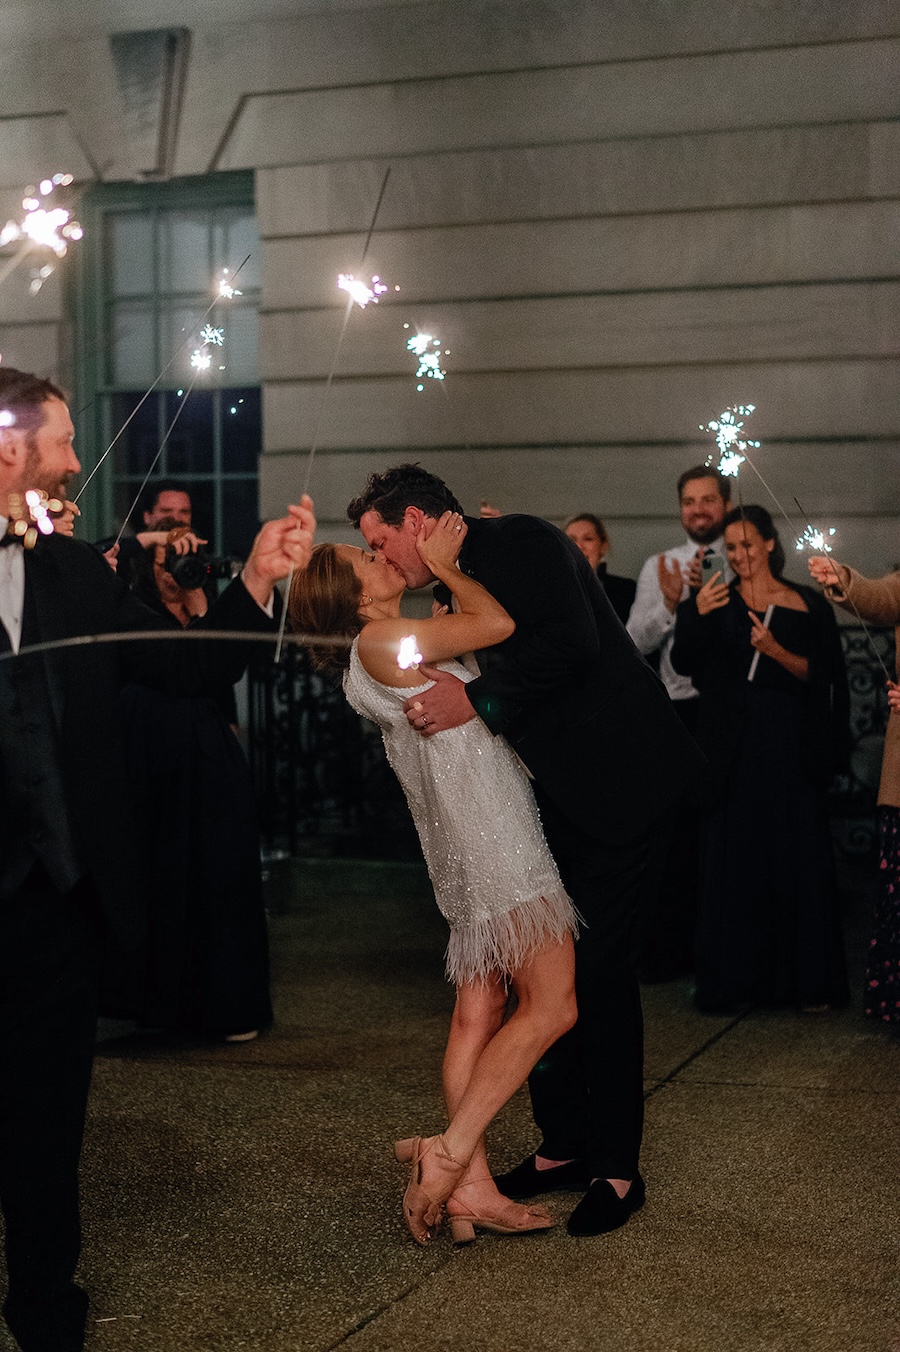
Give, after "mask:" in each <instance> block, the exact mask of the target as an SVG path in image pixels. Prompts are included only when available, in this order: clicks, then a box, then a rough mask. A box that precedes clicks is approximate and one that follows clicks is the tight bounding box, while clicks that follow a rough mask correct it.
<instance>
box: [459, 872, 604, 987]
mask: <svg viewBox="0 0 900 1352" xmlns="http://www.w3.org/2000/svg"><path fill="white" fill-rule="evenodd" d="M578 919H579V917H578V915H577V913H576V911H575V908H574V907H573V905H572V902H571V901H570V899H569V897H568V895H567V894H566V893H565V892H564V891H563V890H562V889H560V890H559V891H558V892H553V893H550V894H549V895H548V896H546V897H544V896H540V897H534V898H533V899H532V900H530V901H523V902H520V903H519V904H518V905H517V906H515V907H514V908H513V909H512V910H509V911H506V912H505V913H504V914H503V915H498V916H492V917H490V918H488V919H484V920H477V921H475V922H474V923H473V924H471V925H459V926H457V927H455V928H453V929H451V931H450V941H449V943H448V944H447V952H446V955H445V971H446V974H447V980H448V981H452V982H453V983H454V985H457V986H459V985H462V984H464V983H465V982H468V981H478V980H480V981H485V980H486V979H487V978H488V977H491V976H502V977H504V978H508V977H510V976H513V975H515V973H516V972H517V971H518V970H519V969H520V968H521V967H524V966H525V964H526V963H527V962H528V960H529V958H530V956H531V954H532V953H533V952H534V950H535V949H537V948H542V947H543V946H544V945H546V944H550V943H561V942H562V940H563V939H564V938H565V937H566V935H567V934H571V935H572V937H573V939H574V938H577V937H578Z"/></svg>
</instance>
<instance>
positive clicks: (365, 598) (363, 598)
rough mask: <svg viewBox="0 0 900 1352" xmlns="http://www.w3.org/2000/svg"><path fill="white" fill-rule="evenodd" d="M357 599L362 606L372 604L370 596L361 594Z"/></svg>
mask: <svg viewBox="0 0 900 1352" xmlns="http://www.w3.org/2000/svg"><path fill="white" fill-rule="evenodd" d="M359 599H360V601H361V602H362V604H363V605H364V606H370V605H371V604H372V597H371V596H361V597H360V598H359Z"/></svg>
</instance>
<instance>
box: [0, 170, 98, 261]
mask: <svg viewBox="0 0 900 1352" xmlns="http://www.w3.org/2000/svg"><path fill="white" fill-rule="evenodd" d="M74 182H75V179H74V178H73V177H72V175H71V174H54V175H53V177H52V178H45V179H44V180H43V181H42V182H41V184H40V186H39V187H38V188H26V189H25V196H24V197H23V199H22V210H23V211H24V212H25V215H24V217H23V218H22V220H21V222H17V221H7V222H6V225H5V226H4V227H3V229H2V230H0V246H2V245H4V244H12V243H15V242H16V241H17V240H20V239H28V240H30V241H31V242H32V243H33V244H37V245H39V246H41V247H45V248H48V249H52V250H53V252H54V253H55V254H56V256H57V258H62V257H63V256H64V254H65V252H66V250H67V249H68V247H69V245H70V243H72V241H73V240H79V239H81V238H82V237H83V235H84V231H83V230H82V228H81V226H80V225H79V224H78V222H77V221H76V220H74V219H73V217H72V213H71V211H69V210H68V208H67V207H63V206H54V207H50V208H49V210H48V208H47V206H46V205H45V204H44V203H45V200H46V199H47V198H49V197H51V196H52V194H53V193H54V192H55V190H56V189H57V188H68V187H70V186H71V185H72V184H73V183H74Z"/></svg>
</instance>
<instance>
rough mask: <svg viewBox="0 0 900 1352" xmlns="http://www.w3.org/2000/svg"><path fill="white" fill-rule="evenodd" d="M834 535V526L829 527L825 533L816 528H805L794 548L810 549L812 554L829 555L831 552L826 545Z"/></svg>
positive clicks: (828, 545) (829, 547)
mask: <svg viewBox="0 0 900 1352" xmlns="http://www.w3.org/2000/svg"><path fill="white" fill-rule="evenodd" d="M836 534H837V531H836V530H835V529H834V526H829V527H828V530H827V531H824V530H819V529H818V528H817V527H816V526H807V527H806V530H805V531H804V532H803V534H802V535H801V536H800V538H799V539H798V540H797V542H796V545H795V548H796V549H810V550H811V551H812V552H813V554H831V553H833V550H832V548H831V545H830V544H829V543H828V539H829V538H830V537H831V536H832V535H836Z"/></svg>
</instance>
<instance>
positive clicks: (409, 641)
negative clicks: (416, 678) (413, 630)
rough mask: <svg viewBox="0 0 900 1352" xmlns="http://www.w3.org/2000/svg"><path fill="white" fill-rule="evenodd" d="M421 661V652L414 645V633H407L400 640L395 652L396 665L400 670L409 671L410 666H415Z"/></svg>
mask: <svg viewBox="0 0 900 1352" xmlns="http://www.w3.org/2000/svg"><path fill="white" fill-rule="evenodd" d="M421 661H422V654H421V653H420V652H419V650H418V648H417V647H416V636H415V634H408V635H407V637H406V638H401V640H400V652H399V653H398V654H397V666H398V667H399V668H400V669H401V671H409V669H410V667H417V666H418V665H419V663H420V662H421Z"/></svg>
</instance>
